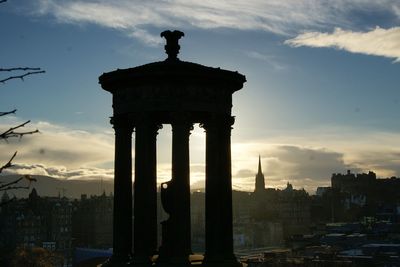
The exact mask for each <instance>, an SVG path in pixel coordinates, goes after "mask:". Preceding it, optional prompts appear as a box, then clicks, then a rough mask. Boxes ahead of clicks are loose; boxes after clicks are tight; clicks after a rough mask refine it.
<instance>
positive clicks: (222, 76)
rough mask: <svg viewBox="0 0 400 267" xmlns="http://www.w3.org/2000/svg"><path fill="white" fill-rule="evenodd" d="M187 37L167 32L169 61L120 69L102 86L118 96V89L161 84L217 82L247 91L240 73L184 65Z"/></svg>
mask: <svg viewBox="0 0 400 267" xmlns="http://www.w3.org/2000/svg"><path fill="white" fill-rule="evenodd" d="M183 35H184V34H183V33H182V32H179V31H173V32H171V31H165V32H162V33H161V36H162V37H165V38H166V39H167V44H166V45H165V50H166V53H167V54H168V58H167V59H166V60H165V61H159V62H153V63H149V64H145V65H142V66H138V67H133V68H128V69H117V70H115V71H111V72H108V73H103V74H102V75H101V76H100V77H99V82H100V84H101V86H102V88H103V89H105V90H107V91H109V92H114V91H115V90H118V89H117V88H121V87H127V86H135V85H141V84H160V83H166V82H167V83H169V82H174V83H176V82H181V83H182V82H183V83H186V84H187V83H196V84H199V83H200V84H204V83H206V84H210V83H216V82H222V83H229V84H231V87H232V90H233V91H237V90H239V89H241V88H242V87H243V83H244V82H246V77H245V76H244V75H242V74H240V73H238V72H237V71H236V72H234V71H229V70H224V69H221V68H213V67H207V66H203V65H201V64H197V63H192V62H186V61H181V60H179V59H178V57H177V55H178V52H179V48H180V46H179V44H178V40H179V38H181V37H182V36H183Z"/></svg>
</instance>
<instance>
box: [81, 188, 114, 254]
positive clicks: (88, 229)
mask: <svg viewBox="0 0 400 267" xmlns="http://www.w3.org/2000/svg"><path fill="white" fill-rule="evenodd" d="M112 215H113V196H112V195H110V196H107V195H106V194H105V192H103V194H102V195H100V196H90V198H88V197H87V195H85V194H84V195H82V196H81V199H80V201H78V202H77V204H76V209H75V212H74V215H73V237H74V246H75V247H86V248H96V249H109V248H111V247H112V245H113V233H112V229H113V220H112V218H113V216H112Z"/></svg>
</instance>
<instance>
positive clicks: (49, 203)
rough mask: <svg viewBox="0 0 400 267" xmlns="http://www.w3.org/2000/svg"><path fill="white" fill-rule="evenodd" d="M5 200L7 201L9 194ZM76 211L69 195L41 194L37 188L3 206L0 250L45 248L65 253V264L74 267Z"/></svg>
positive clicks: (0, 219) (0, 220) (65, 266)
mask: <svg viewBox="0 0 400 267" xmlns="http://www.w3.org/2000/svg"><path fill="white" fill-rule="evenodd" d="M2 201H7V195H5V194H3V197H2ZM3 203H4V202H3ZM72 212H73V205H72V203H71V201H70V200H68V199H67V198H54V197H39V195H38V193H37V191H36V189H35V188H33V189H32V191H31V193H30V194H29V197H28V198H27V199H19V200H14V201H11V202H9V203H8V204H6V205H4V206H3V208H2V209H1V212H0V249H7V250H10V249H14V248H15V247H17V246H22V247H43V248H46V249H48V250H50V251H55V252H58V253H60V254H62V255H63V257H64V265H63V266H64V267H68V266H72V235H71V233H72Z"/></svg>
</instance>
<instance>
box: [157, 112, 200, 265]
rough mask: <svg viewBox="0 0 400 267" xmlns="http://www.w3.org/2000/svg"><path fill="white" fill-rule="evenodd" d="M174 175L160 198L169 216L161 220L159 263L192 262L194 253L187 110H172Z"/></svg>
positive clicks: (189, 128)
mask: <svg viewBox="0 0 400 267" xmlns="http://www.w3.org/2000/svg"><path fill="white" fill-rule="evenodd" d="M171 117H172V123H171V125H172V179H171V181H169V182H166V183H164V184H163V189H162V191H161V200H162V204H163V208H164V210H165V211H166V212H167V213H168V215H169V218H168V219H167V220H166V221H163V222H162V226H163V228H162V229H163V233H162V237H163V240H162V244H161V247H160V254H159V258H158V264H159V265H172V266H186V265H189V254H190V253H191V231H190V230H191V227H190V226H191V220H190V167H189V164H190V163H189V135H190V130H192V129H193V124H192V123H191V122H190V120H189V117H188V116H186V114H181V113H174V114H172V116H171Z"/></svg>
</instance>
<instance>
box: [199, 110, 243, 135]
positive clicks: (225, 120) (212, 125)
mask: <svg viewBox="0 0 400 267" xmlns="http://www.w3.org/2000/svg"><path fill="white" fill-rule="evenodd" d="M234 123H235V117H234V116H230V115H226V114H223V115H219V114H211V115H210V116H209V117H208V118H207V119H205V120H204V121H203V122H202V123H200V127H201V128H203V129H204V130H205V131H206V132H207V131H208V130H210V129H216V128H218V129H226V130H231V129H232V125H233V124H234Z"/></svg>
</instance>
